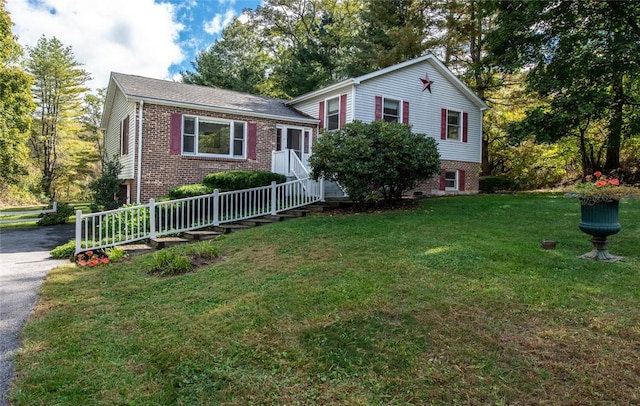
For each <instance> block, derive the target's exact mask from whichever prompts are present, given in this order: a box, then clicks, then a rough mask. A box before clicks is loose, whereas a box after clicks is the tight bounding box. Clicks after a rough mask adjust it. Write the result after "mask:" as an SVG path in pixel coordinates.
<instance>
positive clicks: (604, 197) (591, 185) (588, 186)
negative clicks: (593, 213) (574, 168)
mask: <svg viewBox="0 0 640 406" xmlns="http://www.w3.org/2000/svg"><path fill="white" fill-rule="evenodd" d="M570 192H571V194H572V195H575V196H576V197H578V198H579V199H580V202H581V203H582V204H593V203H598V202H611V201H615V200H620V199H622V198H624V197H632V196H640V189H638V188H634V187H629V186H623V185H621V184H620V180H619V179H618V178H615V177H608V176H606V175H603V174H602V172H599V171H597V172H594V173H593V175H587V176H585V178H584V179H583V180H582V182H580V183H578V184H577V185H575V186H574V187H573V188H572V189H570Z"/></svg>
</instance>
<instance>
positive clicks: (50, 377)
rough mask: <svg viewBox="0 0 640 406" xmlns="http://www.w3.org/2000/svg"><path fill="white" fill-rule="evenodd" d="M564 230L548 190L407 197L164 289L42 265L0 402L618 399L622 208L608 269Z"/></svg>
mask: <svg viewBox="0 0 640 406" xmlns="http://www.w3.org/2000/svg"><path fill="white" fill-rule="evenodd" d="M579 221H580V208H579V206H578V204H577V202H576V201H575V200H573V199H564V198H562V196H561V195H560V194H536V193H526V194H513V195H480V196H459V197H447V198H437V199H422V200H419V201H417V202H416V204H415V206H413V207H412V208H411V209H404V210H395V211H389V212H376V213H369V214H357V215H336V214H335V213H331V214H325V215H314V216H307V217H304V218H301V219H299V220H296V221H287V222H279V223H276V224H272V225H270V226H268V227H256V228H253V229H251V230H247V231H244V232H243V233H233V234H229V235H228V236H227V237H226V238H225V239H224V240H222V241H216V242H215V245H216V246H218V247H219V248H220V250H221V252H223V253H224V255H225V258H226V259H225V261H219V262H217V263H216V264H215V265H213V266H209V267H207V268H206V269H204V270H203V271H201V272H196V273H190V274H188V275H187V276H186V277H179V278H178V279H175V278H174V279H172V278H152V277H149V276H148V275H147V273H146V271H147V269H149V268H150V267H151V266H152V263H153V261H152V255H153V254H146V255H141V256H135V257H132V258H131V260H130V261H124V262H121V263H118V264H112V265H110V266H108V267H100V268H98V269H96V268H76V267H74V266H68V265H67V266H63V267H58V268H56V269H53V270H51V271H50V272H49V273H48V275H47V279H46V280H45V281H44V283H43V284H42V286H41V288H40V294H39V296H40V299H39V301H38V303H37V305H36V308H35V309H34V312H33V314H32V316H31V317H30V318H29V320H28V322H27V323H26V326H25V328H24V329H23V333H22V336H21V344H22V348H23V350H21V351H19V352H18V354H16V359H15V363H16V378H15V380H14V382H13V384H12V388H11V392H10V393H9V395H8V396H9V400H10V402H11V404H15V405H33V404H46V405H57V404H74V405H93V404H112V405H121V404H141V405H169V404H183V405H216V404H218V405H249V404H255V405H273V404H278V405H279V404H283V405H293V404H317V405H337V404H341V405H389V404H391V405H409V404H435V405H458V404H462V405H464V404H470V403H471V404H492V405H493V404H495V405H503V404H506V405H511V404H540V403H548V404H602V403H606V404H634V403H637V399H638V391H637V388H638V387H639V386H640V376H639V375H638V374H637V373H635V369H634V367H635V366H636V365H637V360H638V359H640V347H639V346H638V342H639V340H640V331H639V330H638V326H640V295H639V292H640V279H639V278H638V272H640V256H639V255H638V233H640V200H638V199H629V200H626V201H623V202H621V204H620V222H621V223H622V224H623V226H624V228H623V229H622V231H621V232H620V233H619V234H617V235H616V236H614V237H612V238H611V240H610V245H615V251H616V253H620V255H624V256H625V261H621V262H619V263H616V264H607V263H602V262H597V261H584V260H580V259H577V258H576V255H578V254H581V253H583V252H585V251H586V250H587V249H588V248H589V247H590V246H591V243H590V241H589V238H588V237H586V236H585V234H583V233H582V232H581V231H580V230H579V229H578V227H577V225H578V223H579ZM543 239H553V240H554V241H558V244H557V248H556V249H555V250H542V249H540V248H539V246H540V242H541V240H543ZM189 246H191V244H189V245H185V246H184V247H185V248H186V247H189ZM174 248H180V250H176V251H177V252H180V253H185V254H186V252H185V251H184V249H183V248H182V247H172V248H170V249H171V250H173V249H174ZM612 248H613V247H612ZM212 332H215V334H213V333H212ZM41 349H46V350H41Z"/></svg>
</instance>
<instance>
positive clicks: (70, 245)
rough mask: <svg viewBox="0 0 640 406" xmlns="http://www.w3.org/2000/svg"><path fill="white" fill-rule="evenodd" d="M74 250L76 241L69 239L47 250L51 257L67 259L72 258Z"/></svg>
mask: <svg viewBox="0 0 640 406" xmlns="http://www.w3.org/2000/svg"><path fill="white" fill-rule="evenodd" d="M75 252H76V241H75V240H70V241H68V242H66V243H64V244H62V245H58V246H57V247H55V248H54V249H52V250H51V251H49V255H51V258H55V259H69V258H73V254H75Z"/></svg>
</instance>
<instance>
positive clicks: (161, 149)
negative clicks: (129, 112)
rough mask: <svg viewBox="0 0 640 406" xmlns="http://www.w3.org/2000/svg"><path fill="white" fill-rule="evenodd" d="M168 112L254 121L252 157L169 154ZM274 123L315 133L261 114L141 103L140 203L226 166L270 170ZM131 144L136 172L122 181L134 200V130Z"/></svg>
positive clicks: (169, 115)
mask: <svg viewBox="0 0 640 406" xmlns="http://www.w3.org/2000/svg"><path fill="white" fill-rule="evenodd" d="M172 113H180V114H187V115H194V116H199V117H215V118H221V119H228V120H241V121H245V122H247V123H249V122H254V123H256V124H257V134H256V159H255V160H252V159H231V158H210V157H198V156H189V155H178V154H171V153H170V142H171V114H172ZM139 119H140V117H137V120H139ZM276 124H281V125H291V126H304V127H310V128H312V130H313V131H314V137H315V132H316V131H315V129H314V128H313V127H314V126H313V125H309V124H300V123H295V122H287V121H276V120H274V119H264V118H259V119H257V118H255V117H250V116H242V115H231V114H222V113H214V112H207V111H201V110H195V109H186V108H179V107H171V106H163V105H157V104H146V103H145V105H144V113H143V128H142V134H143V138H142V150H143V151H142V166H141V167H142V170H141V183H142V188H141V195H140V201H141V202H142V203H144V202H146V201H148V200H149V199H150V198H157V197H164V196H167V194H168V192H169V189H171V188H172V187H175V186H180V185H185V184H189V183H200V182H202V179H203V178H204V176H205V175H207V174H209V173H212V172H220V171H228V170H263V171H269V170H271V153H272V151H274V150H275V148H276ZM138 128H139V121H137V125H136V132H137V129H138ZM135 144H136V148H135V163H134V165H135V166H134V168H135V173H136V176H134V179H131V180H128V181H127V182H126V183H128V184H129V185H130V187H131V189H130V200H131V201H135V200H136V196H137V190H136V182H137V171H138V162H137V160H138V134H136V136H135Z"/></svg>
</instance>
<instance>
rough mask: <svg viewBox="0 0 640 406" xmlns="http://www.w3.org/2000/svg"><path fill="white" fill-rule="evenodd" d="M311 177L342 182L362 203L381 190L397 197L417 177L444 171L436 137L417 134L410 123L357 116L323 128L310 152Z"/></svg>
mask: <svg viewBox="0 0 640 406" xmlns="http://www.w3.org/2000/svg"><path fill="white" fill-rule="evenodd" d="M309 164H310V165H311V168H312V177H313V178H314V179H318V178H320V177H321V176H322V177H324V178H325V179H328V180H333V181H336V182H338V183H339V184H340V185H341V186H342V187H344V188H345V189H346V191H347V193H348V194H349V197H350V198H351V199H353V201H355V202H358V203H362V202H364V201H365V200H366V199H368V198H370V197H376V196H377V194H378V193H381V194H382V196H383V197H384V199H385V200H387V201H389V200H398V199H400V198H401V197H402V193H403V192H405V191H407V190H410V189H413V188H415V187H416V186H417V184H418V182H420V181H424V180H427V179H429V178H431V177H432V176H433V175H435V174H438V173H440V155H439V153H438V148H437V146H436V142H435V140H434V139H433V138H430V137H426V136H425V135H423V134H414V133H412V132H411V127H410V126H408V125H406V124H400V123H390V122H384V121H374V122H373V123H368V124H365V123H362V122H360V121H355V122H353V123H349V124H347V125H346V126H345V127H344V128H343V129H341V130H338V131H331V132H325V133H324V134H323V135H322V137H320V138H319V139H318V141H317V142H316V144H315V145H314V147H313V155H312V156H311V157H309Z"/></svg>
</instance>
